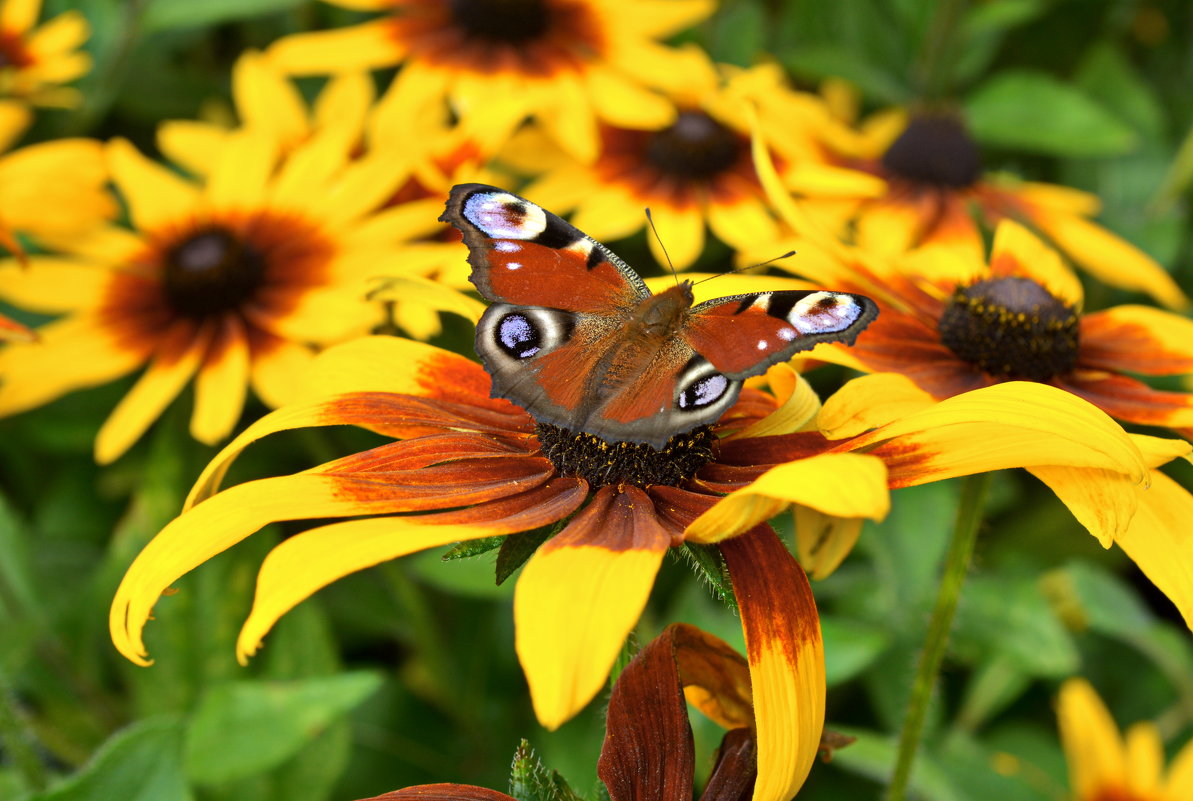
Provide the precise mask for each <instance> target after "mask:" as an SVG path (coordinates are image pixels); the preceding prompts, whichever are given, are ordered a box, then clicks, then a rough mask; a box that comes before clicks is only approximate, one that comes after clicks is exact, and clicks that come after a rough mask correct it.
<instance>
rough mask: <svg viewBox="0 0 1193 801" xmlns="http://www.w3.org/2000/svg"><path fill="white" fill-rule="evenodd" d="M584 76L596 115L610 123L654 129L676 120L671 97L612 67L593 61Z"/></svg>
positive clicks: (621, 126)
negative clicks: (652, 89)
mask: <svg viewBox="0 0 1193 801" xmlns="http://www.w3.org/2000/svg"><path fill="white" fill-rule="evenodd" d="M584 77H585V81H586V83H587V88H588V94H589V97H590V98H591V100H592V104H593V106H594V107H595V108H596V112H597V114H598V115H600V117H601V119H603V120H605V121H606V122H608V123H610V124H611V125H615V126H617V127H619V128H633V129H635V130H647V131H654V130H659V129H661V128H663V127H665V126H667V125H670V124H671V123H672V122H673V121H674V120H675V106H674V105H672V103H671V101H670V100H668V99H667V98H666V97H664V96H663V95H661V94H659V93H658V92H652V91H650V90H649V89H647V88H645V87H643V86H642V85H640V84H638V83H636V82H634V81H632V80H630V79H629V78H627V77H626V76H625V75H623V74H621V73H619V72H617V71H615V70H612V69H610V68H608V67H606V66H604V65H602V64H593V65H592V66H591V67H590V68H589V69H588V70H586V72H585V76H584Z"/></svg>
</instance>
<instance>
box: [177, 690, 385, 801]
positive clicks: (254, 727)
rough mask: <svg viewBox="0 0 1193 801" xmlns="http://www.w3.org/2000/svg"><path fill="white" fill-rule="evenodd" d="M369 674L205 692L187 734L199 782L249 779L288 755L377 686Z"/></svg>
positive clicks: (189, 763) (190, 766)
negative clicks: (248, 777)
mask: <svg viewBox="0 0 1193 801" xmlns="http://www.w3.org/2000/svg"><path fill="white" fill-rule="evenodd" d="M381 681H382V679H381V676H380V675H378V674H376V673H371V672H363V671H358V672H353V673H343V674H340V675H337V676H329V677H326V678H313V679H301V680H297V681H235V682H228V683H226V684H222V685H219V686H216V687H213V688H212V689H211V690H209V691H208V692H207V693H206V694H205V695H204V697H203V698H202V700H201V701H200V702H199V706H198V708H197V709H196V710H195V714H194V715H193V717H192V718H191V721H190V725H189V726H188V727H187V732H186V745H185V750H184V754H185V760H186V763H185V764H186V774H187V776H189V777H191V778H192V779H193V780H194V781H196V782H198V783H203V784H207V783H216V782H223V781H228V780H231V779H237V778H242V777H245V776H251V775H253V774H256V773H260V772H262V771H265V770H268V769H270V768H272V767H274V766H276V765H278V764H280V763H282V762H284V761H285V760H286V759H288V758H289V757H291V756H293V755H294V754H295V753H297V752H298V751H299V749H301V748H302V747H303V746H305V745H306V744H307V743H309V742H311V741H312V740H313V739H314V738H315V737H316V736H317V735H319V733H320V732H322V731H324V730H325V729H326V728H327V727H328V726H329V725H330V724H331V723H332V722H333V721H335V720H336V719H337V718H339V717H340V716H341V715H343V714H344V713H346V712H347V711H348V710H350V709H352V708H353V707H354V706H356V705H357V704H359V703H360V702H361V701H363V700H364V699H365V698H367V697H368V696H369V695H370V694H372V693H373V692H375V691H376V690H377V688H378V687H379V686H380V685H381Z"/></svg>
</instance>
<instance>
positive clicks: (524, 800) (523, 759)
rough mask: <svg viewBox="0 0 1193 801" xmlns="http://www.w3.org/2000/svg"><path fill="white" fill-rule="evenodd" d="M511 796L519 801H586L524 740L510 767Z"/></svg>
mask: <svg viewBox="0 0 1193 801" xmlns="http://www.w3.org/2000/svg"><path fill="white" fill-rule="evenodd" d="M510 795H512V796H513V797H514V798H516V799H518V801H584V800H583V798H582V797H581V796H580V795H579V794H578V793H576V791H575V790H573V789H572V788H571V787H569V786H568V783H567V782H566V781H564V778H563V777H562V776H560V775H559V773H557V772H556V771H553V770H549V769H548V768H547V767H546V766H545V765H544V764H543V763H542V762H541V761H540V760H539V758H538V756H537V755H536V754H535V753H534V749H533V748H531V747H530V743H529V742H527V741H526V740H523V741H522V742H521V743H520V744H519V745H518V750H517V751H515V752H514V762H513V764H512V765H511V766H510Z"/></svg>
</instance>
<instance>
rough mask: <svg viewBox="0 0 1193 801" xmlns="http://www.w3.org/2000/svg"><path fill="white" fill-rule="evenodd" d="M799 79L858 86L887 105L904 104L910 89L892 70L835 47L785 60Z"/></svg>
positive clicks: (814, 48) (795, 53)
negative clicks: (840, 80) (830, 79)
mask: <svg viewBox="0 0 1193 801" xmlns="http://www.w3.org/2000/svg"><path fill="white" fill-rule="evenodd" d="M782 61H783V64H784V66H786V67H787V68H788V69H789V70H791V71H792V72H794V73H795V74H797V75H801V76H804V77H810V78H827V77H830V76H831V77H837V78H844V79H845V80H847V81H849V82H850V83H853V84H856V85H857V86H858V88H859V89H861V90H862V92H863V93H865V94H866V96H867V97H870V98H873V99H874V100H878V101H881V102H884V103H904V102H906V101H907V100H908V98H909V97H911V89H910V88H909V87H908V86H907V85H906V84H904V83H901V82H900V81H899V80H897V79H896V78H894V77H892V75H894V74H897V73H892V72H891V71H889V70H886V69H883V68H882V67H881V66H879V65H877V64H875V63H873V62H871V61H870V60H868V59H867V58H865V57H864V56H863V55H861V54H859V53H853V52H850V51H848V50H845V49H842V48H840V47H834V46H832V45H813V46H810V47H803V48H800V49H799V50H795V51H793V52H791V53H789V54H787V55H785V56H784V57H783V59H782Z"/></svg>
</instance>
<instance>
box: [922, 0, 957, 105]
mask: <svg viewBox="0 0 1193 801" xmlns="http://www.w3.org/2000/svg"><path fill="white" fill-rule="evenodd" d="M966 5H967V3H966V0H941V2H939V3H938V4H937V6H936V13H935V14H934V15H933V17H932V23H931V25H930V26H929V28H928V33H927V35H926V36H925V40H924V43H923V47H922V48H921V49H920V53H919V58H918V60H917V63H916V65H915V73H914V74H915V79H916V84H917V88H918V90H919V93H920V97H919V99H920V101H921V102H927V103H929V104H935V103H937V102H939V101H940V100H941V99H942V98H944V97H945V96H946V95H947V94H948V93H949V92H950V91H952V88H953V87H952V83H953V81H952V78H953V75H952V69H951V67H952V61H953V59H954V58H955V56H956V44H957V36H958V34H957V28H958V26H959V25H960V23H961V18H962V17H963V16H964V14H965V7H966Z"/></svg>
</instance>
